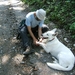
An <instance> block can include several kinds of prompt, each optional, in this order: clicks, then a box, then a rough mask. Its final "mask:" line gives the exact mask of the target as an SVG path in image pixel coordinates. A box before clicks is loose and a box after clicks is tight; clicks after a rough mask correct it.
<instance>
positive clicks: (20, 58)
mask: <svg viewBox="0 0 75 75" xmlns="http://www.w3.org/2000/svg"><path fill="white" fill-rule="evenodd" d="M28 12H29V8H28V6H27V5H25V4H24V3H22V2H21V1H20V0H0V75H75V67H74V68H73V70H72V71H69V72H63V71H57V70H54V69H51V68H49V67H48V66H47V65H46V62H52V61H53V59H52V56H51V55H50V54H48V53H46V52H45V51H44V50H43V48H41V47H39V46H35V47H34V48H33V49H34V50H35V51H34V53H33V54H30V55H29V56H28V57H24V55H23V54H22V53H23V48H22V47H21V42H20V41H19V40H17V39H16V35H17V28H18V26H19V23H20V21H21V20H22V19H24V18H25V16H26V14H27V13H28ZM48 26H49V27H50V30H51V29H53V28H55V26H56V25H55V24H54V23H53V22H50V23H49V24H48ZM57 31H58V33H59V34H58V39H59V40H60V41H61V42H62V43H64V44H65V45H66V46H67V47H69V48H70V49H71V50H72V51H73V53H74V55H75V52H74V50H75V42H72V41H71V40H70V34H69V33H66V31H65V30H64V29H58V30H57Z"/></svg>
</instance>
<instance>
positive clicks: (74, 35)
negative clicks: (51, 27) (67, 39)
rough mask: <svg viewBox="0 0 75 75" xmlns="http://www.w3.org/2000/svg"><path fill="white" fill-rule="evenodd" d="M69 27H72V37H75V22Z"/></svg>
mask: <svg viewBox="0 0 75 75" xmlns="http://www.w3.org/2000/svg"><path fill="white" fill-rule="evenodd" d="M69 29H70V32H71V34H72V38H74V39H75V22H74V23H72V24H70V28H69Z"/></svg>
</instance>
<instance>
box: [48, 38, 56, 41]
mask: <svg viewBox="0 0 75 75" xmlns="http://www.w3.org/2000/svg"><path fill="white" fill-rule="evenodd" d="M54 39H55V38H53V39H51V40H48V41H47V42H51V41H53V40H54Z"/></svg>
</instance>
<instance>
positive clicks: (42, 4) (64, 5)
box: [22, 0, 75, 36]
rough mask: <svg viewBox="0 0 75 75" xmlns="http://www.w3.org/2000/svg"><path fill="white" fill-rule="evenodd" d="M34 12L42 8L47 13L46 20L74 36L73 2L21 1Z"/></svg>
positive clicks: (60, 0)
mask: <svg viewBox="0 0 75 75" xmlns="http://www.w3.org/2000/svg"><path fill="white" fill-rule="evenodd" d="M22 1H24V2H25V3H27V4H28V5H29V6H30V7H31V6H33V8H34V10H36V9H39V8H43V9H45V10H46V12H47V20H46V23H47V22H48V21H53V22H55V23H57V25H58V26H57V27H59V28H65V29H66V30H67V31H70V32H71V34H72V36H75V0H22Z"/></svg>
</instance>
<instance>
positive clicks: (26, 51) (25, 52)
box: [23, 46, 34, 55]
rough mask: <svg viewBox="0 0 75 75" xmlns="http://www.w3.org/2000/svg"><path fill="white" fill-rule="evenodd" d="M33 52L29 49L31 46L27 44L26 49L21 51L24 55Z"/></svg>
mask: <svg viewBox="0 0 75 75" xmlns="http://www.w3.org/2000/svg"><path fill="white" fill-rule="evenodd" d="M33 52H34V50H31V48H30V47H29V46H28V47H27V48H26V50H25V51H24V52H23V54H24V55H29V54H31V53H33Z"/></svg>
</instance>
